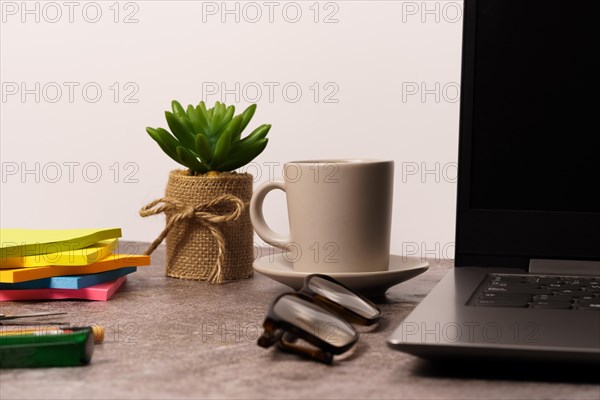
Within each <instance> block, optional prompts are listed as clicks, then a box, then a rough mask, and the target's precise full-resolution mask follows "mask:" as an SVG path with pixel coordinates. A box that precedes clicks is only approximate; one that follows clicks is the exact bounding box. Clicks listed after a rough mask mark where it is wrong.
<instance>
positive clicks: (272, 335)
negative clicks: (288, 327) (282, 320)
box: [258, 321, 283, 349]
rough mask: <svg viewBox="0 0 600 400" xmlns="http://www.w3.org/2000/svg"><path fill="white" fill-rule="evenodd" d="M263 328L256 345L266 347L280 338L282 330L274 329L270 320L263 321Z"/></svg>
mask: <svg viewBox="0 0 600 400" xmlns="http://www.w3.org/2000/svg"><path fill="white" fill-rule="evenodd" d="M264 328H265V330H264V332H263V334H262V335H260V337H259V338H258V345H259V346H260V347H264V348H265V349H266V348H269V347H271V346H273V345H274V344H275V343H277V341H278V340H279V339H281V336H282V335H283V331H282V330H281V329H276V328H275V326H274V325H273V323H271V322H270V321H267V322H265V325H264Z"/></svg>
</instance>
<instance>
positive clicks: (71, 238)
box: [0, 228, 121, 260]
mask: <svg viewBox="0 0 600 400" xmlns="http://www.w3.org/2000/svg"><path fill="white" fill-rule="evenodd" d="M120 237H121V229H119V228H111V229H0V260H4V259H7V258H13V257H26V256H34V255H37V254H50V253H59V252H63V251H73V250H77V249H83V248H84V247H89V246H92V245H93V244H94V243H96V242H99V241H101V240H107V239H113V238H120Z"/></svg>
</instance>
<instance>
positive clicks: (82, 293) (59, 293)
mask: <svg viewBox="0 0 600 400" xmlns="http://www.w3.org/2000/svg"><path fill="white" fill-rule="evenodd" d="M126 280H127V276H122V277H120V278H118V279H115V280H114V281H110V282H105V283H101V284H99V285H95V286H89V287H86V288H83V289H25V290H24V289H21V290H4V289H2V290H0V301H19V300H68V299H77V300H95V301H107V300H108V299H110V298H111V296H112V295H113V294H114V293H115V292H116V291H117V290H118V289H119V288H120V287H121V285H122V284H123V283H124V282H125V281H126Z"/></svg>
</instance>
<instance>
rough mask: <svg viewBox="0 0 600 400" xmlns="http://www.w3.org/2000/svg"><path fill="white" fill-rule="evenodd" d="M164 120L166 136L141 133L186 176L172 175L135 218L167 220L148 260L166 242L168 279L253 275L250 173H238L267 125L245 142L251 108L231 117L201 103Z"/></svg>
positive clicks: (261, 144) (176, 108)
mask: <svg viewBox="0 0 600 400" xmlns="http://www.w3.org/2000/svg"><path fill="white" fill-rule="evenodd" d="M171 106H172V111H166V112H165V117H166V120H167V124H168V126H169V129H170V132H169V131H167V130H166V129H163V128H146V131H147V132H148V134H149V135H150V137H151V138H152V139H154V140H155V141H156V143H157V144H158V145H159V147H160V148H161V149H162V150H163V151H164V152H165V154H167V155H168V156H169V157H171V158H172V159H173V160H175V161H176V162H178V163H179V164H181V165H183V166H185V167H186V168H187V169H185V170H174V171H172V172H171V173H170V175H169V181H168V183H167V188H166V192H165V197H163V198H160V199H158V200H155V201H153V202H151V203H150V204H148V205H146V206H145V207H144V208H142V209H141V210H140V215H141V216H142V217H146V216H149V215H155V214H160V213H163V212H164V213H165V214H166V226H165V229H164V230H163V231H162V233H161V234H160V235H159V236H158V238H157V239H156V240H155V241H154V242H153V243H152V244H151V245H150V247H149V248H148V250H146V254H151V253H152V252H153V251H154V250H155V249H156V247H157V246H158V245H159V244H160V243H161V242H162V241H163V240H164V239H165V238H166V239H167V271H166V274H167V276H170V277H175V278H182V279H196V280H208V281H209V282H211V283H221V282H223V281H224V280H232V279H243V278H248V277H250V276H252V261H253V258H254V253H253V252H254V249H253V230H252V224H251V222H250V215H249V212H248V204H249V202H250V198H251V197H252V181H253V178H252V175H250V174H247V173H236V172H234V170H235V169H238V168H240V167H242V166H244V165H246V164H248V163H249V162H251V161H252V160H253V159H254V158H255V157H256V156H258V155H259V154H260V153H262V151H263V150H264V149H265V147H266V146H267V143H268V141H269V139H267V137H266V136H267V134H268V133H269V130H270V129H271V125H268V124H263V125H260V126H259V127H258V128H256V129H255V130H254V131H252V133H250V134H249V135H247V136H246V137H244V138H242V131H243V130H244V129H245V128H246V126H248V124H249V122H250V120H251V119H252V117H253V116H254V113H255V111H256V104H252V105H251V106H249V107H248V108H246V110H245V111H244V112H243V113H241V114H239V115H235V107H234V106H226V105H225V104H223V103H221V102H216V103H215V106H214V107H213V108H210V109H207V108H206V105H205V104H204V102H200V104H198V105H197V106H196V107H194V106H193V105H189V106H188V107H187V109H184V108H183V107H182V106H181V104H180V103H178V102H177V101H173V102H172V103H171Z"/></svg>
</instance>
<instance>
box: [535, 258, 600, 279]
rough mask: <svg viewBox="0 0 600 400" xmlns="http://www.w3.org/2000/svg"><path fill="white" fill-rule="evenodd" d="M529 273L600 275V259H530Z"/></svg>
mask: <svg viewBox="0 0 600 400" xmlns="http://www.w3.org/2000/svg"><path fill="white" fill-rule="evenodd" d="M529 273H531V274H550V275H593V276H597V275H600V261H581V260H544V259H539V258H538V259H536V258H532V259H531V260H529Z"/></svg>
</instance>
